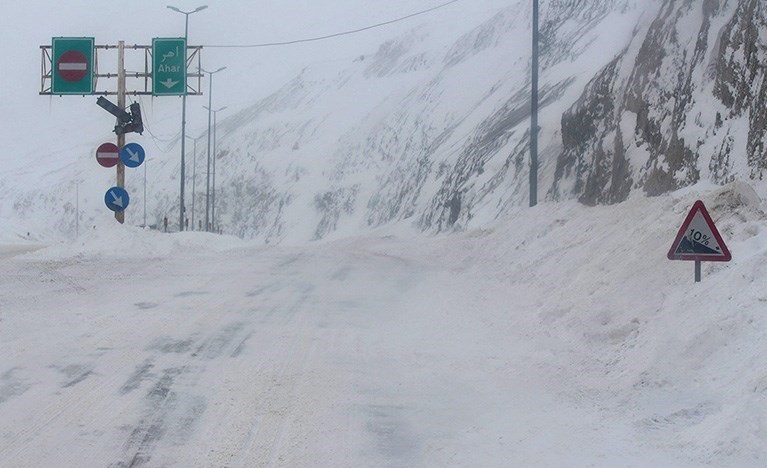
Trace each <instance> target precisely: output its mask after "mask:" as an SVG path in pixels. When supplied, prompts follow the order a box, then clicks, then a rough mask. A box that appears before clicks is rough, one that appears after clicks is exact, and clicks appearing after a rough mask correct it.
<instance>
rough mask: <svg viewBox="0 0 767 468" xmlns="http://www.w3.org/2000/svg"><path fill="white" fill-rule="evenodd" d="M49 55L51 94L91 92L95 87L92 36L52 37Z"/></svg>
mask: <svg viewBox="0 0 767 468" xmlns="http://www.w3.org/2000/svg"><path fill="white" fill-rule="evenodd" d="M52 50H53V55H52V57H51V93H52V94H93V91H94V88H95V76H96V73H95V70H94V69H93V68H94V63H95V61H94V59H93V57H94V53H93V50H94V40H93V38H92V37H54V38H53V40H52Z"/></svg>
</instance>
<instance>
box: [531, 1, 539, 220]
mask: <svg viewBox="0 0 767 468" xmlns="http://www.w3.org/2000/svg"><path fill="white" fill-rule="evenodd" d="M537 204H538V0H533V63H532V95H531V97H530V206H531V207H533V206H535V205H537Z"/></svg>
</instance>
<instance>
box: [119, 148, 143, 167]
mask: <svg viewBox="0 0 767 468" xmlns="http://www.w3.org/2000/svg"><path fill="white" fill-rule="evenodd" d="M145 156H146V153H144V148H142V147H141V145H139V144H138V143H128V144H127V145H125V146H123V147H122V148H120V161H122V163H123V164H125V165H126V166H127V167H139V166H140V165H141V163H143V162H144V158H145Z"/></svg>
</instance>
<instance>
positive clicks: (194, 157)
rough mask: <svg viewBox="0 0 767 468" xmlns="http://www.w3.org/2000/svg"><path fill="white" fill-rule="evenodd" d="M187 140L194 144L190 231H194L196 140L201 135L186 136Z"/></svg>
mask: <svg viewBox="0 0 767 468" xmlns="http://www.w3.org/2000/svg"><path fill="white" fill-rule="evenodd" d="M187 138H191V139H192V141H193V142H194V145H193V148H194V149H193V150H192V220H191V222H192V231H194V199H195V197H196V195H197V140H199V139H200V138H202V135H200V136H198V137H197V138H194V137H191V136H187Z"/></svg>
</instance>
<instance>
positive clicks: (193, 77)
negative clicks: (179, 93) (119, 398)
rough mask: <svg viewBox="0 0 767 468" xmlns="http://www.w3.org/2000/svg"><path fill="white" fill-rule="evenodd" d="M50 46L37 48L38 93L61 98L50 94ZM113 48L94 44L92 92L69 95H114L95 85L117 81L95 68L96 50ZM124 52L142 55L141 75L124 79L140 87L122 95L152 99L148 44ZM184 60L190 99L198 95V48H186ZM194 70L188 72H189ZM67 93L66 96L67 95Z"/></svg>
mask: <svg viewBox="0 0 767 468" xmlns="http://www.w3.org/2000/svg"><path fill="white" fill-rule="evenodd" d="M52 48H53V46H52V45H41V46H40V51H41V59H40V64H41V65H40V92H39V94H40V95H42V96H62V95H64V93H54V92H53V89H52V85H53V83H52V80H53V54H52ZM117 48H118V46H116V45H95V46H94V53H93V78H94V85H93V88H94V91H93V92H92V93H85V94H83V93H73V94H75V95H79V94H82V95H86V94H87V95H89V96H90V95H97V96H116V95H118V91H117V90H115V91H112V90H106V89H102V90H99V89H98V87H99V84H103V82H104V81H105V80H110V81H109V82H111V80H112V79H114V80H115V83H116V80H117V77H118V73H117V71H116V72H115V73H101V72H100V69H99V51H108V50H117ZM125 50H133V51H137V52H136V53H140V52H139V51H143V52H144V57H143V58H144V71H143V72H126V73H125V77H126V78H131V79H133V80H136V79H138V80H140V82H143V86H141V85H139V86H138V87H134V89H131V90H126V91H125V94H126V95H129V96H139V95H144V96H152V82H151V81H152V79H153V77H152V46H151V45H132V46H129V45H126V46H125ZM186 50H187V58H186V67H187V68H186V69H187V74H186V89H187V93H186V94H187V95H190V96H202V75H203V74H202V71H201V68H202V46H190V45H187V47H186ZM190 69H192V70H197V71H196V72H192V73H190V72H189V70H190ZM67 94H70V93H67Z"/></svg>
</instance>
